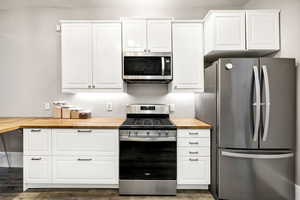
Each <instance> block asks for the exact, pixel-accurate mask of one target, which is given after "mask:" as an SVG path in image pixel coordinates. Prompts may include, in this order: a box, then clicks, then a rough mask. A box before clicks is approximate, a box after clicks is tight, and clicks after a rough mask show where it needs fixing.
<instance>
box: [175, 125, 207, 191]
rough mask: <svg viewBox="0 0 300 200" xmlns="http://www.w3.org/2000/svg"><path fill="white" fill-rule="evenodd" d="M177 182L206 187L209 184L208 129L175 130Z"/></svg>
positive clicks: (186, 185)
mask: <svg viewBox="0 0 300 200" xmlns="http://www.w3.org/2000/svg"><path fill="white" fill-rule="evenodd" d="M177 184H178V188H180V189H206V188H208V185H209V184H210V130H209V129H201V130H200V129H199V130H198V129H195V130H188V129H178V130H177Z"/></svg>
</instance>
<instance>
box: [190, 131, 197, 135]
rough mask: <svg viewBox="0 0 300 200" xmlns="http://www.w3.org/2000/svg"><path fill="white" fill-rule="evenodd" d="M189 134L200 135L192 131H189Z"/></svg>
mask: <svg viewBox="0 0 300 200" xmlns="http://www.w3.org/2000/svg"><path fill="white" fill-rule="evenodd" d="M189 135H199V133H192V132H189Z"/></svg>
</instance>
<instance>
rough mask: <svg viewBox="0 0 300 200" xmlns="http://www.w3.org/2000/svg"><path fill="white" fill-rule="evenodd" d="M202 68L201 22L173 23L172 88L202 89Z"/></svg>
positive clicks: (182, 89) (179, 89)
mask: <svg viewBox="0 0 300 200" xmlns="http://www.w3.org/2000/svg"><path fill="white" fill-rule="evenodd" d="M203 68H204V55H203V24H202V23H175V24H173V77H174V78H173V83H171V84H172V87H173V89H175V90H178V91H184V90H189V91H190V90H192V91H197V90H202V89H203V82H204V79H203V76H204V69H203Z"/></svg>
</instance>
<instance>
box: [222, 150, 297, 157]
mask: <svg viewBox="0 0 300 200" xmlns="http://www.w3.org/2000/svg"><path fill="white" fill-rule="evenodd" d="M222 156H226V157H233V158H250V159H281V158H290V157H293V156H294V154H293V153H283V154H247V153H234V152H227V151H222Z"/></svg>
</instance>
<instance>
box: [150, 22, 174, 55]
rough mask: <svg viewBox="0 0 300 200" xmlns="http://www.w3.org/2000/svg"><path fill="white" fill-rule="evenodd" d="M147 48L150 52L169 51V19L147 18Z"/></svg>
mask: <svg viewBox="0 0 300 200" xmlns="http://www.w3.org/2000/svg"><path fill="white" fill-rule="evenodd" d="M147 27H148V28H147V32H148V34H147V36H148V49H149V50H150V51H151V52H171V51H172V50H171V49H172V48H171V43H172V42H171V38H172V34H171V21H170V20H148V26H147Z"/></svg>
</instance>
